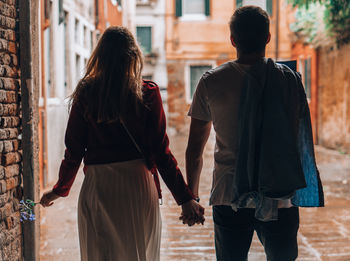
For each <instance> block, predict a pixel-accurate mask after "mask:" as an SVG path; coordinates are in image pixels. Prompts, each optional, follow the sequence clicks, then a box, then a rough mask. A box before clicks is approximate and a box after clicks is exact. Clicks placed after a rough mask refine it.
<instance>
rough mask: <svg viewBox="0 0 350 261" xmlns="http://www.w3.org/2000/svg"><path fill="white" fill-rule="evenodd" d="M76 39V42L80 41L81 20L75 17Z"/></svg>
mask: <svg viewBox="0 0 350 261" xmlns="http://www.w3.org/2000/svg"><path fill="white" fill-rule="evenodd" d="M74 39H75V42H76V43H78V42H79V20H78V19H75V24H74Z"/></svg>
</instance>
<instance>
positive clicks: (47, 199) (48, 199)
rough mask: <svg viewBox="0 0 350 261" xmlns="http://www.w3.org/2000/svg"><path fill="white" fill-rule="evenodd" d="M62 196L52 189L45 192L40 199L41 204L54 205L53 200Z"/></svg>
mask: <svg viewBox="0 0 350 261" xmlns="http://www.w3.org/2000/svg"><path fill="white" fill-rule="evenodd" d="M59 197H60V196H59V195H57V194H56V193H55V192H53V191H52V190H50V191H48V192H45V193H44V195H43V196H42V197H41V199H40V204H41V205H42V206H43V207H50V206H52V205H53V201H54V200H56V199H58V198H59Z"/></svg>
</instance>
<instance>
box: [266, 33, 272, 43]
mask: <svg viewBox="0 0 350 261" xmlns="http://www.w3.org/2000/svg"><path fill="white" fill-rule="evenodd" d="M270 40H271V33H270V32H269V35H268V36H267V40H266V44H268V43H269V42H270Z"/></svg>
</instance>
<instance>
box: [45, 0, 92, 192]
mask: <svg viewBox="0 0 350 261" xmlns="http://www.w3.org/2000/svg"><path fill="white" fill-rule="evenodd" d="M93 3H94V1H93V0H90V1H83V0H65V1H64V4H63V8H64V10H65V11H66V12H67V26H66V33H65V30H64V24H63V23H61V24H59V23H58V22H59V21H58V16H59V14H58V9H59V8H58V1H56V0H54V1H52V10H51V19H50V20H51V25H50V26H51V28H50V29H51V32H50V38H51V47H50V57H51V58H52V59H51V62H50V78H51V79H52V82H51V86H52V90H53V91H51V95H50V96H49V97H47V137H48V144H47V145H48V179H47V180H48V184H49V185H52V183H53V182H56V180H57V177H58V176H57V175H58V170H59V166H60V164H61V160H62V159H63V155H64V150H65V146H64V135H65V129H66V125H67V120H68V106H67V101H68V100H67V97H68V96H69V95H70V94H71V93H72V91H73V90H74V89H75V86H76V84H77V82H78V80H79V79H80V78H81V77H82V75H83V73H84V71H85V63H84V61H85V60H87V59H88V58H89V57H90V53H91V44H90V43H91V39H90V37H91V33H90V32H93V31H94V30H95V27H94V17H93V15H94V11H93V9H92V8H93ZM76 19H77V20H78V21H79V23H78V25H79V26H78V30H77V31H76V30H75V21H76ZM84 26H85V27H86V31H87V34H86V36H87V39H86V42H87V45H85V44H84V37H85V36H84V35H83V33H84V30H83V28H84ZM76 33H78V41H76V40H75V38H76V37H75V34H76ZM65 45H66V48H65ZM65 51H66V54H65ZM65 55H66V60H65ZM76 55H79V56H80V62H79V64H78V65H77V64H76ZM65 82H66V85H65Z"/></svg>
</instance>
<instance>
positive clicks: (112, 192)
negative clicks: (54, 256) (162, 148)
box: [78, 160, 162, 261]
mask: <svg viewBox="0 0 350 261" xmlns="http://www.w3.org/2000/svg"><path fill="white" fill-rule="evenodd" d="M85 172H86V173H85V179H84V182H83V185H82V188H81V191H80V195H79V202H78V228H79V241H80V253H81V260H82V261H110V260H111V261H112V260H113V261H119V260H120V261H159V254H160V237H161V226H162V225H161V216H160V211H159V201H158V193H157V189H156V186H155V184H154V181H153V177H152V174H151V173H150V172H149V170H148V169H147V168H146V166H145V164H144V162H143V161H142V160H131V161H126V162H116V163H110V164H101V165H88V166H87V169H86V170H85Z"/></svg>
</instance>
